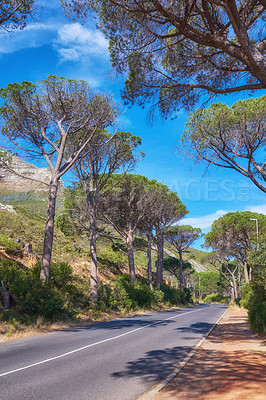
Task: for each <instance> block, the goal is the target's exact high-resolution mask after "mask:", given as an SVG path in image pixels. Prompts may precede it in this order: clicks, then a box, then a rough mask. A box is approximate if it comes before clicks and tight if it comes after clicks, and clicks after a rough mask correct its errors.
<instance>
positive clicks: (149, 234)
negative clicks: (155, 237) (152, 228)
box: [147, 232, 153, 289]
mask: <svg viewBox="0 0 266 400" xmlns="http://www.w3.org/2000/svg"><path fill="white" fill-rule="evenodd" d="M147 238H148V248H147V257H148V282H149V287H150V289H153V287H152V262H151V247H152V233H151V232H149V233H148V235H147Z"/></svg>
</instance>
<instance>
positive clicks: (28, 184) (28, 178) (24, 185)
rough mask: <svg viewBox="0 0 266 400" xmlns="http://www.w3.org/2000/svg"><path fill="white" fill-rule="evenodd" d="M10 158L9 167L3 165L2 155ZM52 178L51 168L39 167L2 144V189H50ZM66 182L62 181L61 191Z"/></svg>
mask: <svg viewBox="0 0 266 400" xmlns="http://www.w3.org/2000/svg"><path fill="white" fill-rule="evenodd" d="M3 154H4V156H5V157H7V158H8V165H9V166H8V168H3V167H1V155H3ZM50 179H51V172H50V169H49V168H39V167H36V165H34V164H31V163H29V162H27V161H24V160H22V159H21V158H20V157H18V156H17V155H15V154H13V153H12V152H11V151H9V150H6V149H5V148H4V147H1V146H0V189H1V188H2V189H3V188H4V189H7V190H15V191H18V192H21V191H23V192H26V191H30V190H44V191H48V189H49V186H48V183H49V182H50ZM63 190H64V184H63V182H62V181H60V187H59V192H61V193H62V192H63Z"/></svg>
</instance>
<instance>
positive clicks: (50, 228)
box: [40, 178, 59, 281]
mask: <svg viewBox="0 0 266 400" xmlns="http://www.w3.org/2000/svg"><path fill="white" fill-rule="evenodd" d="M58 182H59V181H58V179H55V178H53V179H52V180H51V183H50V187H49V197H48V209H47V214H46V225H45V233H44V243H43V253H42V266H41V274H40V278H41V280H42V281H47V280H48V279H49V274H50V264H51V257H52V248H53V238H54V219H55V204H56V196H57V190H58Z"/></svg>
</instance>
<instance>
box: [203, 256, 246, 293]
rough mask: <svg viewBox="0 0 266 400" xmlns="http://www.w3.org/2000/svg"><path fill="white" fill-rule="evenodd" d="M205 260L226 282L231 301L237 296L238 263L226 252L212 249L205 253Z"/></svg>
mask: <svg viewBox="0 0 266 400" xmlns="http://www.w3.org/2000/svg"><path fill="white" fill-rule="evenodd" d="M205 260H206V262H207V263H209V264H211V265H212V266H213V267H214V268H216V269H217V271H218V272H219V273H220V274H221V275H222V276H223V278H224V280H225V281H227V282H228V288H229V291H230V294H231V301H235V299H237V298H238V297H239V288H237V274H238V273H239V270H238V263H237V262H234V261H233V262H232V261H231V260H230V257H228V255H227V254H224V253H223V252H222V250H219V251H212V252H210V253H207V254H206V258H205Z"/></svg>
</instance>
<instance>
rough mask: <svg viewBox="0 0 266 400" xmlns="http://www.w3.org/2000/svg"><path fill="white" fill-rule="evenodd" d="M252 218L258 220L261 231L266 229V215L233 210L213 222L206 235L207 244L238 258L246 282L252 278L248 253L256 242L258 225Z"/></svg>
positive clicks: (221, 253)
mask: <svg viewBox="0 0 266 400" xmlns="http://www.w3.org/2000/svg"><path fill="white" fill-rule="evenodd" d="M252 219H257V220H258V226H259V231H260V233H262V232H263V231H264V230H265V222H266V217H265V215H263V214H258V213H254V212H250V211H242V212H239V211H237V212H231V213H227V214H225V215H224V216H223V217H220V218H219V219H217V220H216V221H214V223H213V224H212V229H211V231H210V232H209V233H207V235H206V236H205V245H206V246H211V247H212V248H213V249H214V250H216V251H217V252H218V253H219V254H220V255H222V256H225V257H229V258H230V257H232V258H235V259H237V260H238V261H239V262H240V263H241V264H242V266H243V268H244V274H245V279H246V282H247V283H248V282H249V281H250V279H251V269H249V270H248V265H247V263H248V255H249V252H250V251H251V249H252V246H253V244H254V243H256V240H257V238H256V226H255V224H254V221H253V220H252Z"/></svg>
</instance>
